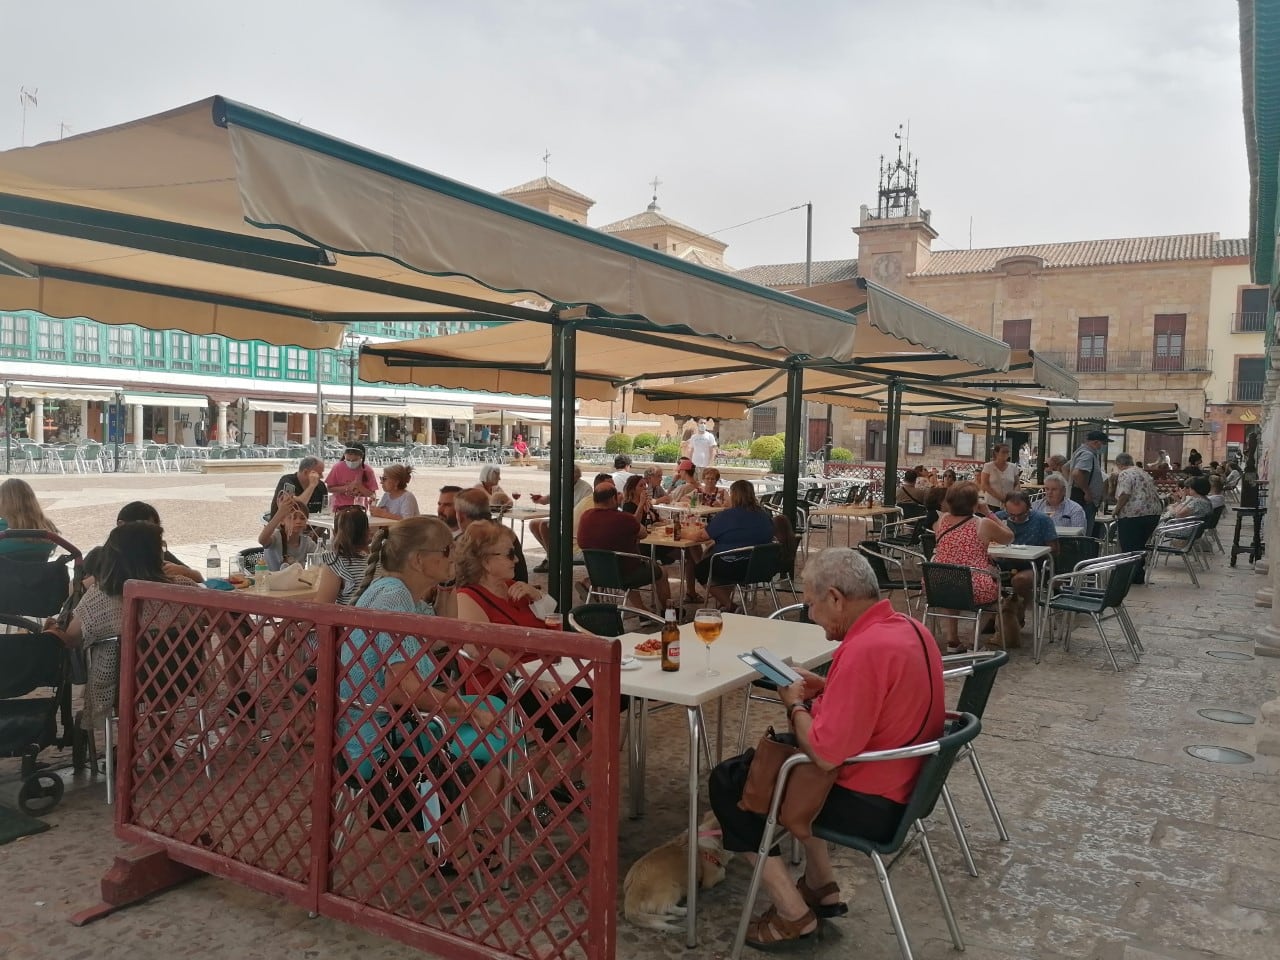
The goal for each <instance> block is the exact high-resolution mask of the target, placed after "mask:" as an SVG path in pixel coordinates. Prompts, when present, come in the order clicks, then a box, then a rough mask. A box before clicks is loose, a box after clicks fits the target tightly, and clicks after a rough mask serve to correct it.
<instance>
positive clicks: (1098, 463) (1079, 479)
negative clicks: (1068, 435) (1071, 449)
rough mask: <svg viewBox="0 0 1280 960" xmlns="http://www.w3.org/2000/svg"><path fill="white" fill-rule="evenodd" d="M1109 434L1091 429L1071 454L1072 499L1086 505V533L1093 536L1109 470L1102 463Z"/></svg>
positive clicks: (1083, 505)
mask: <svg viewBox="0 0 1280 960" xmlns="http://www.w3.org/2000/svg"><path fill="white" fill-rule="evenodd" d="M1106 442H1107V435H1106V434H1105V433H1103V432H1102V431H1101V430H1090V431H1089V432H1088V433H1086V434H1085V437H1084V443H1082V444H1080V448H1079V449H1078V450H1076V452H1075V453H1074V454H1072V455H1071V499H1072V500H1074V501H1075V502H1076V503H1078V504H1080V506H1082V507H1084V519H1085V524H1084V535H1085V536H1086V537H1091V536H1093V517H1094V515H1095V514H1096V513H1097V512H1098V505H1099V504H1100V503H1102V491H1103V488H1104V487H1105V485H1106V482H1107V472H1106V470H1105V469H1104V467H1103V465H1102V447H1103V445H1104V444H1105V443H1106Z"/></svg>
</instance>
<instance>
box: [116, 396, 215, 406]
mask: <svg viewBox="0 0 1280 960" xmlns="http://www.w3.org/2000/svg"><path fill="white" fill-rule="evenodd" d="M124 402H125V404H126V405H127V406H140V407H207V406H208V405H209V398H208V397H206V396H204V395H202V394H196V393H126V394H125V395H124Z"/></svg>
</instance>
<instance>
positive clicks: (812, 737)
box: [809, 600, 946, 803]
mask: <svg viewBox="0 0 1280 960" xmlns="http://www.w3.org/2000/svg"><path fill="white" fill-rule="evenodd" d="M917 629H918V630H919V631H920V632H919V634H917V633H916V630H917ZM922 638H923V639H922ZM812 712H813V726H812V727H811V728H810V732H809V744H810V746H811V747H812V749H813V752H814V753H815V754H816V755H817V756H819V757H821V758H822V759H823V760H826V761H827V762H828V763H840V762H841V761H843V760H846V759H848V758H849V757H852V756H855V755H857V754H859V753H865V752H866V751H868V750H893V749H896V748H898V747H905V746H907V745H909V744H911V743H924V742H927V741H929V740H936V739H937V738H938V737H939V736H940V735H941V734H942V725H943V719H944V714H945V713H946V695H945V692H944V691H943V687H942V656H941V654H939V653H938V645H937V643H936V642H935V641H934V639H933V637H932V635H931V634H930V633H929V631H928V630H927V629H925V628H924V626H923V625H921V624H919V623H915V624H914V629H913V621H912V620H911V619H910V618H909V617H906V616H904V615H903V614H901V613H897V612H895V611H894V609H893V607H892V606H891V605H890V603H889V601H888V600H881V601H880V602H879V603H877V604H876V605H875V606H873V607H871V608H870V609H869V610H867V611H866V613H864V614H863V615H862V616H861V617H859V618H858V620H857V622H855V623H854V624H853V626H852V627H850V628H849V632H848V633H847V634H846V635H845V638H844V640H842V641H841V642H840V646H839V647H838V648H837V649H836V654H835V657H834V658H833V659H832V661H831V669H830V670H829V671H828V672H827V685H826V687H825V688H824V689H823V691H822V693H820V694H819V695H818V697H817V698H816V699H815V700H814V702H813V711H812ZM926 714H927V715H928V719H927V720H926V719H925V717H926ZM922 720H924V724H923V729H922V725H921V721H922ZM913 737H914V738H915V739H914V740H912V738H913ZM922 763H923V760H918V759H917V760H884V761H879V762H873V763H855V764H851V765H849V766H847V767H841V768H840V774H839V776H838V777H837V779H836V782H837V783H838V784H840V786H842V787H844V788H845V789H847V790H856V791H858V792H859V793H867V794H873V795H875V796H881V797H888V798H889V799H890V800H894V801H897V802H898V803H906V802H907V800H908V799H909V798H910V796H911V790H912V788H913V787H914V786H915V782H916V776H917V775H918V774H919V772H920V766H921V764H922Z"/></svg>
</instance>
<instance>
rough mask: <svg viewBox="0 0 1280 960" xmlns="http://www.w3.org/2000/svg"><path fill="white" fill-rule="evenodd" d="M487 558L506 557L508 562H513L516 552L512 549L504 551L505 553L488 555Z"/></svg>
mask: <svg viewBox="0 0 1280 960" xmlns="http://www.w3.org/2000/svg"><path fill="white" fill-rule="evenodd" d="M489 556H491V557H506V558H507V559H508V560H514V559H515V558H516V551H515V548H514V547H513V548H512V549H510V550H505V551H503V552H501V553H491V554H489Z"/></svg>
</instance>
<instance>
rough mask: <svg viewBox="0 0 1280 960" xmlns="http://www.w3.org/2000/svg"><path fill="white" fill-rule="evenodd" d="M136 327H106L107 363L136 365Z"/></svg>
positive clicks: (126, 365) (118, 365) (112, 364)
mask: <svg viewBox="0 0 1280 960" xmlns="http://www.w3.org/2000/svg"><path fill="white" fill-rule="evenodd" d="M138 330H139V328H138V327H134V326H110V327H107V344H106V348H107V349H106V353H107V363H108V364H110V365H111V366H116V367H136V366H137V365H138Z"/></svg>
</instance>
